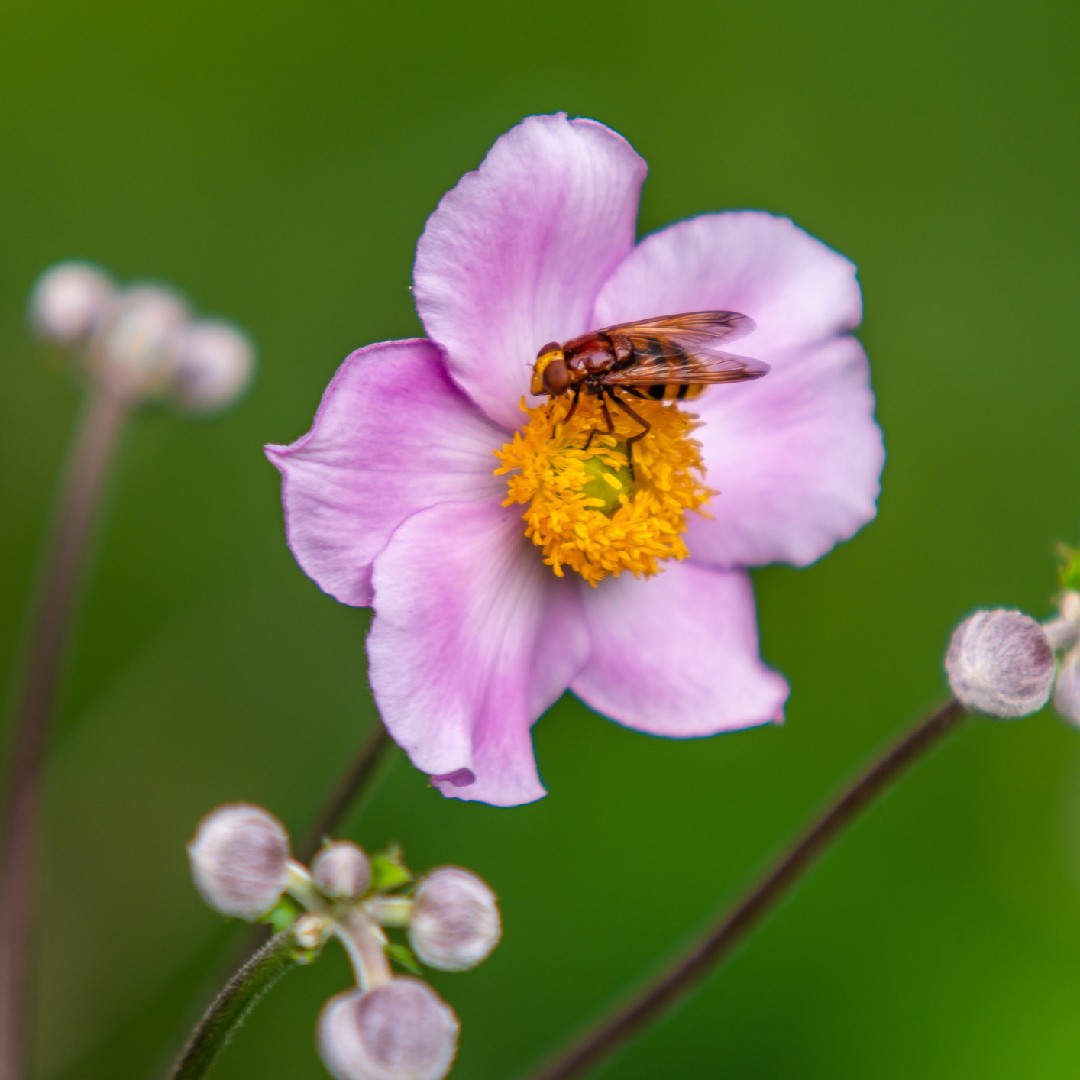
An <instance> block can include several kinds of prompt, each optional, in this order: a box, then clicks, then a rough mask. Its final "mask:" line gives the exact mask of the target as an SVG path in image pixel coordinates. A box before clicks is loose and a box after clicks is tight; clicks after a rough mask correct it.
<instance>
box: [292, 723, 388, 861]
mask: <svg viewBox="0 0 1080 1080" xmlns="http://www.w3.org/2000/svg"><path fill="white" fill-rule="evenodd" d="M390 745H391V743H390V736H389V735H388V734H387V733H386V728H384V727H383V726H382V724H381V723H380V722H376V726H375V730H374V731H372V733H371V734H370V735H369V736H368V737H367V738H366V739H365V740H364V741H363V742H362V743H361V744H360V750H359V751H358V752H357V755H356V757H355V758H353V760H352V762H351V763H350V764H349V767H348V768H347V769H346V770H345V772H344V773H343V774H342V776H341V779H340V780H339V781H338V783H337V786H336V787H335V788H334V790H333V791H332V792H331V793H330V796H329V798H328V799H327V800H326V802H325V803H324V804H323V806H322V808H321V809H320V810H319V813H318V815H317V816H316V818H315V821H314V822H313V823H312V826H311V828H310V829H309V830H308V833H307V836H306V838H305V840H304V842H303V843H302V844H301V845H300V858H301V859H302V860H303V861H304V862H307V861H308V860H309V859H310V858H311V856H312V855H314V854H315V852H317V851H318V850H319V847H320V845H321V844H322V842H323V838H324V837H327V836H332V835H333V834H334V833H335V832H337V830H338V827H339V826H340V825H341V823H342V821H344V819H345V817H346V815H347V814H348V813H349V811H350V810H351V809H352V807H353V805H354V803H355V802H356V800H357V799H358V798H359V797H360V795H361V794H362V793H363V792H364V789H365V788H366V787H367V785H368V782H369V781H370V780H371V779H372V778H373V776H374V773H375V770H376V769H377V768H378V766H379V763H380V762H381V761H382V759H383V756H384V755H385V753H386V751H387V750H388V749H389V748H390Z"/></svg>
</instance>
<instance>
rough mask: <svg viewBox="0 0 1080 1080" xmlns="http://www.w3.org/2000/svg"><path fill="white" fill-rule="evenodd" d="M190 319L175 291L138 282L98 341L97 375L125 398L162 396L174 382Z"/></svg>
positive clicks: (123, 297) (122, 298)
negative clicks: (183, 332)
mask: <svg viewBox="0 0 1080 1080" xmlns="http://www.w3.org/2000/svg"><path fill="white" fill-rule="evenodd" d="M187 321H188V309H187V305H186V304H185V303H184V301H183V299H182V298H181V297H180V295H179V294H178V293H175V292H173V291H172V290H171V289H167V288H165V287H164V286H161V285H139V286H137V287H136V288H134V289H129V290H127V291H126V292H124V293H122V294H121V295H120V297H119V299H118V300H117V303H116V305H115V307H114V310H113V312H112V314H111V315H110V317H109V319H108V321H107V322H106V323H105V324H104V325H103V326H101V327H100V329H99V332H98V334H97V337H96V340H95V342H94V350H93V357H92V360H91V363H92V366H93V368H94V370H95V372H96V374H97V375H98V376H99V377H100V378H102V379H104V380H105V382H106V383H107V384H108V385H109V386H110V388H111V389H112V390H113V392H114V393H117V394H119V395H120V396H121V397H126V398H146V397H153V396H157V395H159V394H161V393H162V392H163V391H164V390H165V389H166V388H167V387H168V386H169V385H170V383H171V381H172V377H173V372H174V370H175V367H176V342H177V339H178V335H179V334H180V331H181V330H182V329H183V328H184V326H185V325H186V324H187Z"/></svg>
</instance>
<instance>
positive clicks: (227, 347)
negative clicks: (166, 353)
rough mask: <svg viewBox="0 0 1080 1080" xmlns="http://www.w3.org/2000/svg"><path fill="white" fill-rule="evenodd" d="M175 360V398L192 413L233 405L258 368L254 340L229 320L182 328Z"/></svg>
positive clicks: (178, 403)
mask: <svg viewBox="0 0 1080 1080" xmlns="http://www.w3.org/2000/svg"><path fill="white" fill-rule="evenodd" d="M175 359H176V368H175V370H174V372H173V384H172V399H173V401H175V403H176V404H177V405H179V406H180V407H181V408H183V409H188V410H190V411H191V412H211V411H213V410H214V409H221V408H224V407H225V406H226V405H231V404H232V402H233V401H235V400H236V399H237V398H238V397H239V396H240V394H241V393H242V392H243V391H244V390H245V389H246V388H247V385H248V383H249V382H250V381H251V375H252V372H253V371H254V369H255V350H254V348H253V347H252V344H251V341H250V339H249V338H248V337H247V335H245V334H243V333H241V332H240V331H239V330H238V329H237V328H236V327H235V326H232V325H230V324H229V323H225V322H197V323H194V324H193V325H191V326H189V327H187V328H186V329H184V330H183V331H181V333H180V335H179V336H178V338H177V340H176V344H175Z"/></svg>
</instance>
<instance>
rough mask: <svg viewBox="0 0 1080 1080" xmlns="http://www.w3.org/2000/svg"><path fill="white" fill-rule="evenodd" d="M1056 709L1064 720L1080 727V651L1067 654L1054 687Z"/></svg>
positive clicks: (1074, 650)
mask: <svg viewBox="0 0 1080 1080" xmlns="http://www.w3.org/2000/svg"><path fill="white" fill-rule="evenodd" d="M1054 708H1055V709H1056V710H1057V713H1058V715H1059V716H1060V717H1061V718H1062V720H1068V721H1069V723H1070V724H1075V725H1076V726H1077V727H1080V649H1077V648H1074V649H1072V650H1071V651H1070V652H1068V653H1066V654H1065V659H1064V660H1062V661H1061V669H1060V670H1059V671H1058V677H1057V685H1056V686H1055V687H1054Z"/></svg>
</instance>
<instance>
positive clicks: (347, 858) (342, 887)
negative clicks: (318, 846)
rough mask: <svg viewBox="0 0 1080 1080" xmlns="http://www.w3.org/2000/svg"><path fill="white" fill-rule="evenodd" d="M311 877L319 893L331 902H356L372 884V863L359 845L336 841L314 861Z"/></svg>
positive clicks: (328, 845)
mask: <svg viewBox="0 0 1080 1080" xmlns="http://www.w3.org/2000/svg"><path fill="white" fill-rule="evenodd" d="M311 876H312V878H313V879H314V881H315V884H316V886H317V887H318V889H319V892H321V893H322V894H323V896H325V897H328V898H329V899H331V900H353V899H355V898H356V897H358V896H363V895H364V893H366V892H367V891H368V887H369V886H370V885H371V863H369V862H368V857H367V856H366V855H365V854H364V852H363V851H362V850H361V849H360V848H358V847H357V846H356V845H355V844H351V843H349V841H348V840H336V841H335V842H334V843H332V844H327V845H326V847H324V848H323V849H322V850H321V851H320V852H319V853H318V854H317V855H316V856H315V858H314V859H313V860H312V863H311Z"/></svg>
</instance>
